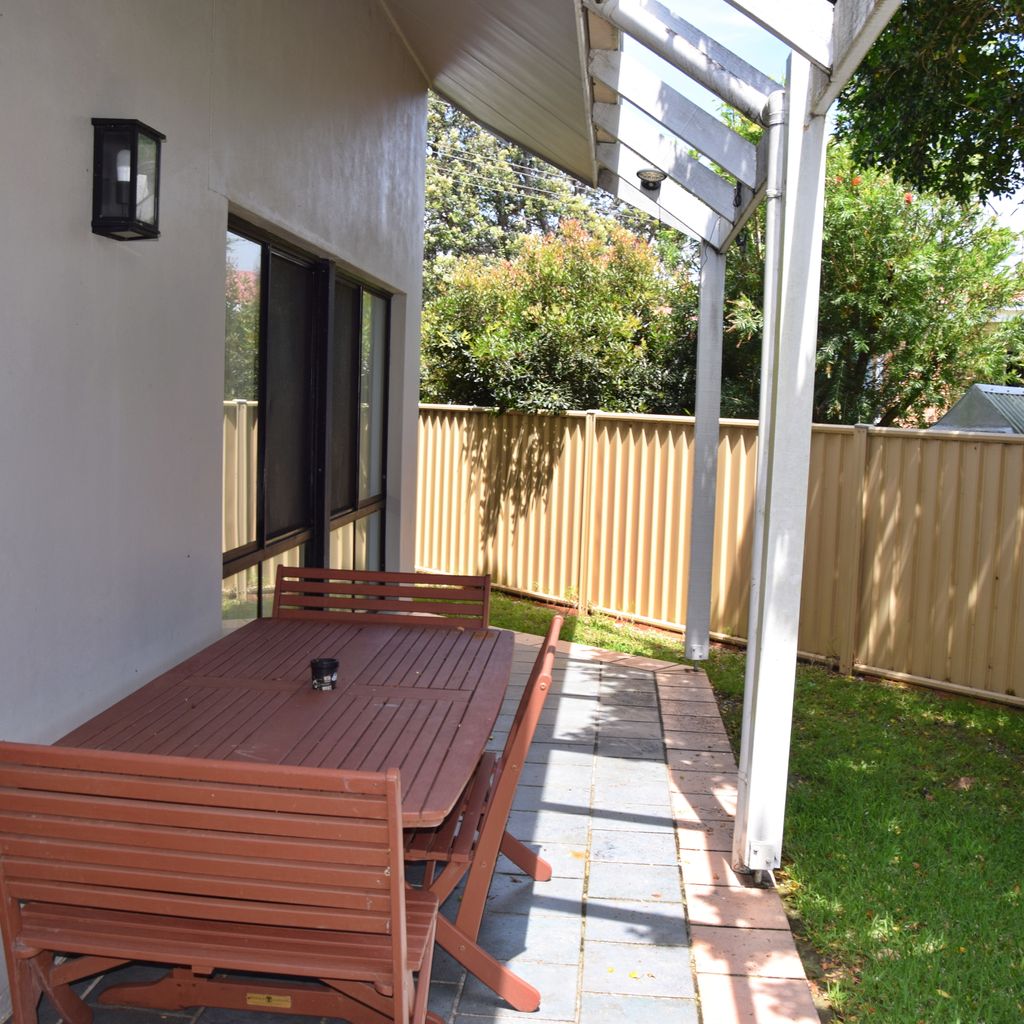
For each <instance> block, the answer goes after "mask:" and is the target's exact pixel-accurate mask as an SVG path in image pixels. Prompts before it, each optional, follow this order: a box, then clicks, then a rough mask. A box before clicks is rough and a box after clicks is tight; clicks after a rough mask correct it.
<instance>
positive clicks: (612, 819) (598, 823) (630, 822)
mask: <svg viewBox="0 0 1024 1024" xmlns="http://www.w3.org/2000/svg"><path fill="white" fill-rule="evenodd" d="M590 826H591V828H592V829H593V828H597V829H614V830H622V831H624V832H657V833H670V832H673V831H674V829H675V823H674V822H673V820H672V815H671V813H670V812H669V811H667V810H665V807H664V805H663V804H655V805H653V806H650V807H645V806H643V805H637V806H633V807H631V806H629V805H628V804H627V805H625V806H624V807H622V808H610V809H609V808H606V807H595V808H594V809H593V810H592V811H591V815H590Z"/></svg>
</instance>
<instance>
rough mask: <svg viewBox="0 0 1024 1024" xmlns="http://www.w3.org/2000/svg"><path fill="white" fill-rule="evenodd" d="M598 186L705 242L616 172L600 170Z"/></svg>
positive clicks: (690, 228) (664, 222) (647, 194)
mask: <svg viewBox="0 0 1024 1024" xmlns="http://www.w3.org/2000/svg"><path fill="white" fill-rule="evenodd" d="M597 185H598V188H601V189H604V191H605V192H607V193H608V194H609V195H610V196H614V197H615V198H616V199H618V200H621V201H622V202H623V203H628V204H629V205H630V206H632V207H635V208H636V209H637V210H640V211H641V212H643V213H646V214H647V215H648V216H649V217H654V218H656V219H658V220H660V221H661V223H662V224H666V225H667V226H668V227H670V228H675V229H676V231H681V232H682V233H683V234H684V235H687V236H689V237H690V238H692V239H694V240H695V241H697V242H701V241H703V239H702V238H701V237H700V235H699V234H698V233H697V232H696V230H695V229H694V228H693V227H691V226H690V225H689V224H684V223H683V222H682V221H680V220H677V219H676V218H675V217H673V216H672V214H671V213H669V211H668V210H666V209H664V208H663V207H662V206H660V205H659V204H658V201H657V200H656V199H652V198H651V197H650V195H649V193H647V192H644V191H643V189H641V188H640V187H639V184H637V185H634V184H633V183H632V182H629V181H626V180H625V179H623V178H620V177H619V176H618V175H617V174H616V173H615V172H614V171H610V170H607V169H604V168H600V169H599V170H598V172H597Z"/></svg>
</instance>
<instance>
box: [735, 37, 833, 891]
mask: <svg viewBox="0 0 1024 1024" xmlns="http://www.w3.org/2000/svg"><path fill="white" fill-rule="evenodd" d="M787 97H788V111H787V116H786V124H785V128H784V138H785V144H784V163H783V167H784V177H783V199H782V231H781V237H780V238H779V239H778V243H780V244H776V245H773V246H772V247H771V251H769V252H767V253H766V267H765V290H766V293H768V291H769V288H770V285H771V283H772V282H773V279H774V273H775V271H777V273H778V293H777V294H778V300H779V305H778V316H777V320H776V323H775V325H774V329H770V327H771V325H769V323H768V320H767V317H766V328H765V339H764V354H763V357H762V358H763V365H762V378H761V391H762V399H761V413H762V415H761V424H760V429H759V432H758V499H757V508H756V512H755V523H754V534H755V544H754V548H755V550H754V564H753V573H752V579H751V602H750V625H749V630H748V636H749V638H750V647H749V650H748V657H747V673H746V681H745V693H744V712H743V739H742V745H741V749H740V774H739V804H738V809H737V815H736V829H735V834H734V839H733V863H734V864H735V865H736V866H737V867H740V868H746V869H748V870H751V871H762V870H770V869H772V868H776V867H778V866H779V864H780V854H781V850H782V831H783V821H784V816H785V808H786V784H787V779H788V769H789V745H790V733H791V728H792V715H793V690H794V682H795V675H796V651H797V630H798V626H799V615H800V584H801V576H802V571H803V547H804V527H805V520H806V514H807V472H808V465H809V461H810V439H811V412H812V403H813V396H814V354H815V343H816V340H817V323H818V292H819V285H820V280H821V268H820V261H821V233H822V215H823V208H824V191H825V118H824V116H822V115H813V114H811V103H812V101H813V99H814V97H813V96H812V74H811V65H810V63H809V62H808V61H807V60H806V58H804V57H802V56H800V55H799V54H796V53H794V54H793V55H792V57H791V59H790V72H789V85H788V88H787ZM772 187H773V186H772V181H771V180H769V185H768V188H769V199H770V198H771V190H772ZM765 298H766V302H767V301H768V294H766V296H765Z"/></svg>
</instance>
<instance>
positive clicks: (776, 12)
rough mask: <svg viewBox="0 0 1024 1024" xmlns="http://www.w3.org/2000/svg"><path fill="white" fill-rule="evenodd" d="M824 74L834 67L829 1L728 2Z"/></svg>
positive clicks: (750, 0) (748, 0)
mask: <svg viewBox="0 0 1024 1024" xmlns="http://www.w3.org/2000/svg"><path fill="white" fill-rule="evenodd" d="M725 2H726V3H727V4H729V6H730V7H734V8H735V9H736V10H737V11H740V12H741V13H742V14H745V15H746V16H747V17H748V18H750V20H751V21H754V22H757V24H758V25H760V26H761V27H762V28H763V29H766V30H767V31H768V32H770V33H771V34H772V35H773V36H775V38H776V39H779V40H781V41H782V42H783V43H785V44H786V45H787V46H788V47H790V48H791V49H793V50H796V52H797V53H801V54H803V55H804V56H805V57H806V58H807V59H808V60H809V61H811V62H812V63H813V64H816V65H817V66H818V67H819V68H821V69H822V70H823V71H828V70H830V68H831V67H832V4H830V3H829V2H828V0H786V2H785V3H779V2H778V0H725Z"/></svg>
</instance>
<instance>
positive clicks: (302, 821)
mask: <svg viewBox="0 0 1024 1024" xmlns="http://www.w3.org/2000/svg"><path fill="white" fill-rule="evenodd" d="M0 808H6V809H7V810H8V811H16V812H21V813H26V814H50V815H55V816H61V815H63V816H66V817H70V818H74V817H81V816H82V815H83V814H89V815H90V816H91V817H92V818H93V819H95V820H100V821H121V822H133V823H136V824H140V825H168V826H172V827H176V828H197V829H209V830H211V831H215V832H239V833H243V834H248V835H259V834H261V832H262V834H266V835H274V836H291V837H295V838H298V839H334V838H337V836H338V823H337V819H336V818H327V817H318V816H316V815H298V814H275V813H271V812H259V811H240V810H237V809H235V808H231V807H228V808H216V807H195V806H193V805H190V804H177V805H175V804H161V803H159V802H157V801H154V800H146V801H142V800H139V801H134V802H133V801H129V800H105V799H96V798H92V797H89V796H85V795H82V794H70V795H65V794H63V793H44V792H41V791H28V790H26V791H13V790H3V789H0ZM386 831H387V829H386V825H385V824H384V823H383V822H376V821H367V820H365V819H361V818H353V819H350V820H349V821H348V822H346V825H345V835H346V838H348V839H350V840H351V839H356V840H358V841H359V842H370V843H373V842H380V841H381V838H382V836H384V835H385V834H386Z"/></svg>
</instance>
